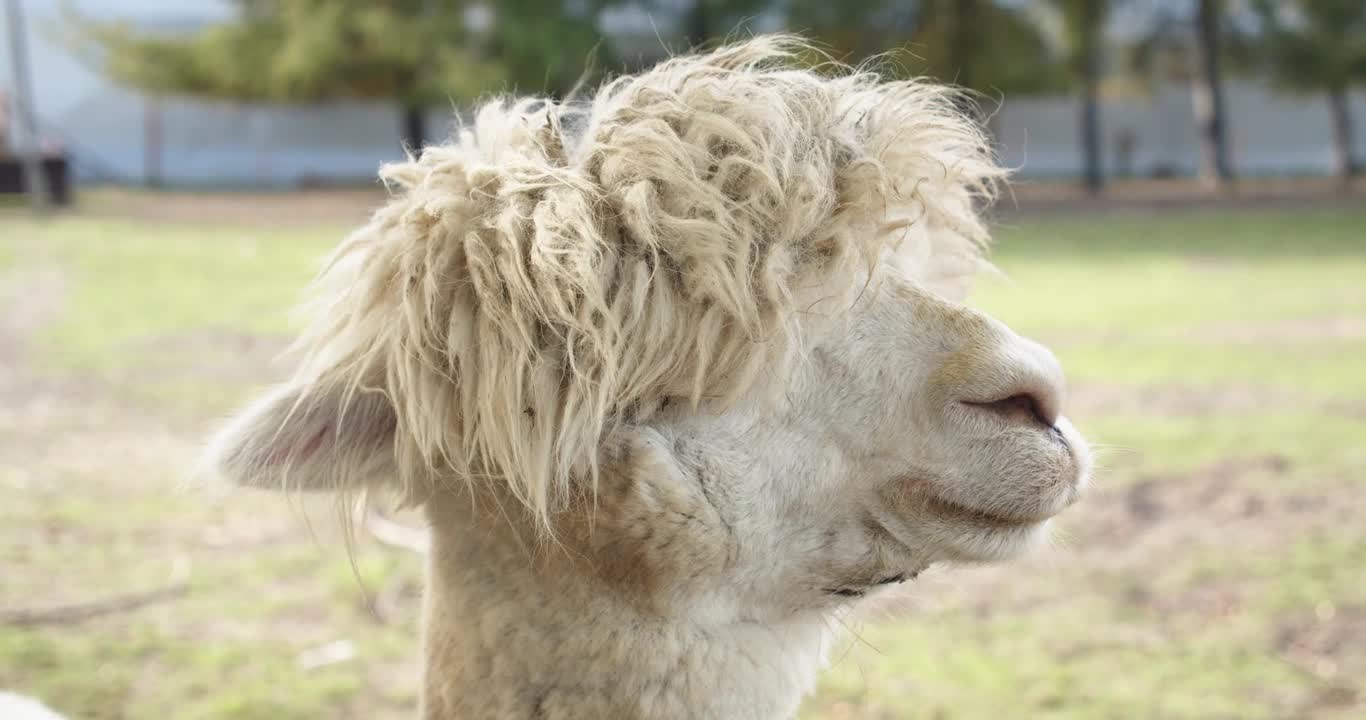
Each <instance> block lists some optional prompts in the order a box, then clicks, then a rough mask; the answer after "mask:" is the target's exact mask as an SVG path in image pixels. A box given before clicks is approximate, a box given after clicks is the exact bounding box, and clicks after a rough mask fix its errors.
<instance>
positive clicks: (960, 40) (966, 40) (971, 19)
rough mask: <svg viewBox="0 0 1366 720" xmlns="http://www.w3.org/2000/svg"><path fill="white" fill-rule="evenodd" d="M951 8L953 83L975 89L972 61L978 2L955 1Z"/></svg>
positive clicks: (975, 44) (975, 49)
mask: <svg viewBox="0 0 1366 720" xmlns="http://www.w3.org/2000/svg"><path fill="white" fill-rule="evenodd" d="M953 8H954V15H953V62H954V72H956V73H957V76H956V77H954V78H953V81H954V83H955V84H957V85H960V86H962V87H965V88H975V87H976V86H975V85H973V80H974V78H973V72H972V71H973V67H972V61H973V59H974V56H975V55H976V54H977V30H978V27H977V25H978V0H957V2H954V3H953Z"/></svg>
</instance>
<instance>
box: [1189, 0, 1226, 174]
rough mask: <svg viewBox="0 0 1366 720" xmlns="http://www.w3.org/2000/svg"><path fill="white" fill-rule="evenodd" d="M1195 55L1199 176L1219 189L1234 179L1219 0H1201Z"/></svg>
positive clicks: (1193, 98) (1193, 93)
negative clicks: (1221, 66) (1221, 69)
mask: <svg viewBox="0 0 1366 720" xmlns="http://www.w3.org/2000/svg"><path fill="white" fill-rule="evenodd" d="M1196 30H1197V32H1196V50H1197V52H1196V57H1197V62H1198V63H1199V65H1200V66H1199V67H1198V68H1197V69H1196V72H1195V73H1194V75H1193V77H1192V78H1191V105H1192V107H1193V109H1194V111H1195V123H1196V126H1197V127H1198V128H1199V132H1200V179H1201V180H1202V181H1203V182H1204V183H1206V184H1207V185H1209V186H1211V187H1214V188H1218V187H1221V186H1222V185H1223V184H1224V183H1225V182H1227V181H1229V180H1232V179H1233V170H1232V168H1231V167H1230V166H1229V162H1228V130H1227V127H1228V123H1227V120H1226V117H1227V113H1226V111H1225V107H1224V80H1223V77H1222V76H1221V75H1220V72H1219V0H1200V4H1199V8H1198V11H1197V13H1196Z"/></svg>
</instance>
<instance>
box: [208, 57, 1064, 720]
mask: <svg viewBox="0 0 1366 720" xmlns="http://www.w3.org/2000/svg"><path fill="white" fill-rule="evenodd" d="M803 50H805V48H804V47H803V46H802V45H801V44H800V43H798V42H796V41H794V40H792V39H789V38H760V39H757V40H753V41H750V42H747V43H743V44H739V45H735V46H731V47H727V48H722V49H721V50H718V51H716V52H714V53H710V54H705V55H695V56H687V57H680V58H676V59H674V60H671V61H669V62H666V63H664V64H662V65H660V66H659V67H657V68H655V69H653V70H650V71H647V72H645V73H642V74H640V75H637V76H631V77H626V78H622V79H620V80H618V81H616V82H613V83H611V84H609V85H608V86H607V87H605V88H604V89H603V90H602V91H600V92H599V93H598V94H597V95H596V96H595V97H594V98H593V99H592V100H591V101H589V102H587V103H586V104H584V105H582V106H564V105H556V104H553V103H549V102H545V101H523V102H518V103H513V104H506V103H494V104H491V105H489V106H487V107H485V108H484V109H483V110H482V111H481V112H480V113H479V115H478V118H477V120H476V121H475V123H474V125H473V127H471V128H469V129H468V130H466V131H463V132H462V133H461V134H460V137H459V138H458V139H457V140H456V141H455V142H454V143H452V144H451V145H448V146H441V147H432V148H427V149H426V150H425V151H424V152H423V154H422V156H421V157H420V158H418V159H414V160H411V161H409V162H407V163H402V164H399V165H397V166H393V167H389V168H386V170H385V172H384V176H385V177H386V179H387V180H388V181H389V182H390V183H391V185H393V186H394V187H395V195H394V197H393V199H392V201H391V202H390V203H389V204H388V205H387V206H386V207H385V208H383V209H381V210H380V211H379V212H377V213H376V215H375V217H374V219H373V220H372V222H371V223H370V224H369V225H367V226H366V227H365V228H363V229H362V230H360V231H358V232H357V233H356V234H355V235H354V236H352V237H351V238H350V239H349V240H347V242H346V243H344V244H343V245H342V247H341V248H340V249H339V250H338V251H337V254H336V255H335V256H334V257H333V259H332V261H331V262H330V264H329V265H328V269H327V270H326V271H325V272H324V274H323V275H322V277H321V278H320V280H319V282H318V284H317V288H318V290H317V293H316V295H315V302H314V304H313V306H312V316H311V318H312V324H311V325H310V327H309V329H308V330H307V331H306V332H305V333H304V335H303V337H302V339H301V341H300V347H301V349H302V351H303V353H304V358H303V361H302V362H301V370H300V371H299V373H298V375H297V376H296V377H295V378H294V379H293V380H292V381H291V382H289V383H288V384H286V385H284V386H283V387H281V388H280V389H278V390H276V391H275V392H273V393H271V394H268V395H267V396H266V397H265V398H264V399H263V400H261V401H260V402H258V403H257V404H256V405H253V406H252V407H250V408H248V409H247V410H246V411H245V412H244V413H243V414H242V415H241V416H239V418H238V419H237V420H235V421H234V422H233V423H232V424H231V425H229V427H228V428H227V429H226V430H224V431H223V432H222V433H221V434H220V435H219V436H218V438H217V439H216V441H215V444H214V445H213V447H212V448H211V449H210V452H209V453H208V456H207V457H208V459H209V460H210V461H211V463H212V464H213V465H214V466H215V467H216V468H217V469H219V470H220V471H222V472H223V473H224V474H226V475H227V476H228V477H230V478H232V479H233V480H235V481H237V482H239V483H243V484H247V485H252V486H266V487H283V488H287V489H303V490H327V489H331V490H340V491H343V492H348V491H360V490H363V489H366V488H371V487H383V486H388V487H392V488H394V489H396V490H397V491H398V492H399V493H400V494H401V495H402V496H403V497H404V498H405V499H406V500H408V501H409V502H412V503H416V504H421V505H423V506H424V507H425V511H426V513H427V516H428V518H429V519H430V522H431V527H432V535H433V537H432V540H433V542H432V555H431V567H430V572H429V587H428V593H427V601H426V627H425V631H424V632H425V651H424V652H425V656H426V669H425V682H424V693H423V714H424V716H425V717H428V718H451V717H544V718H580V717H582V718H612V717H651V718H653V717H664V718H671V717H724V718H741V717H755V718H770V717H788V716H791V715H792V714H794V713H795V712H796V708H797V705H798V703H799V702H800V700H801V697H802V696H803V695H804V694H806V693H807V692H808V691H809V690H810V689H811V687H812V686H813V684H814V680H815V676H816V672H817V669H818V668H819V666H820V664H821V662H822V658H823V653H824V651H825V650H826V649H827V648H828V646H829V645H830V642H831V638H832V635H831V632H832V628H833V627H835V626H837V625H838V623H837V622H836V621H837V619H838V617H839V616H840V614H841V613H843V612H845V611H847V609H848V608H849V607H850V605H851V603H853V602H854V601H855V600H857V598H859V597H862V596H864V595H866V594H867V593H869V592H873V591H875V590H876V589H878V588H880V587H882V586H884V585H887V584H891V583H895V582H899V581H901V580H905V579H908V578H911V577H914V575H915V574H916V573H918V572H919V571H921V570H922V569H924V568H925V567H928V566H929V565H931V564H933V563H936V562H945V561H947V562H954V561H959V562H962V561H982V560H997V559H1003V558H1006V557H1009V556H1011V555H1013V554H1015V553H1017V552H1018V551H1019V550H1020V549H1022V548H1024V547H1026V546H1028V545H1029V544H1031V543H1033V542H1035V541H1037V540H1038V539H1039V538H1040V537H1042V536H1043V534H1044V533H1045V532H1046V528H1047V525H1048V521H1049V518H1051V517H1052V516H1053V515H1054V514H1056V513H1057V512H1059V511H1060V510H1062V509H1063V508H1064V507H1066V506H1067V505H1068V504H1070V503H1071V502H1072V501H1073V500H1074V499H1075V498H1076V496H1077V495H1078V493H1079V492H1080V490H1081V489H1082V488H1083V486H1084V484H1085V482H1086V478H1087V474H1088V472H1089V455H1088V453H1087V450H1086V446H1085V443H1084V441H1082V439H1081V437H1080V436H1079V435H1077V434H1076V433H1075V431H1073V430H1072V429H1071V426H1070V424H1068V422H1067V421H1066V420H1065V419H1063V418H1062V417H1061V416H1060V415H1059V405H1060V402H1061V394H1062V390H1061V383H1062V379H1061V373H1060V371H1059V369H1058V366H1057V363H1056V361H1055V360H1054V359H1053V358H1052V356H1051V355H1050V354H1049V353H1048V352H1047V351H1046V350H1044V349H1043V348H1041V347H1040V346H1038V345H1036V344H1034V343H1031V342H1029V341H1027V340H1023V339H1021V338H1019V337H1018V336H1016V335H1015V334H1014V333H1012V332H1011V331H1010V330H1008V329H1007V328H1005V327H1004V326H1002V325H1001V324H1000V323H997V322H996V321H994V320H991V319H990V318H987V317H985V316H984V315H981V314H980V313H977V312H976V311H973V310H971V309H969V308H967V307H965V306H963V305H960V304H958V301H959V300H961V298H962V297H963V295H964V293H965V290H966V281H967V280H968V279H969V278H970V277H971V275H972V273H973V272H974V271H975V270H976V269H977V267H978V265H979V264H980V262H981V261H980V251H981V249H982V247H983V246H984V243H985V239H986V235H985V231H984V229H983V226H982V224H981V222H980V221H979V219H978V216H977V214H976V211H977V207H976V206H977V205H978V204H980V203H981V202H983V201H985V200H987V199H989V196H990V192H991V189H992V184H993V182H994V181H995V180H996V179H997V178H998V177H999V176H1000V174H1001V173H1000V171H999V170H998V169H997V168H996V167H995V166H994V165H993V164H992V163H991V161H990V157H989V153H988V151H987V148H986V143H985V142H984V140H983V138H982V136H981V135H980V133H979V132H978V130H977V128H976V127H975V126H974V125H973V124H972V123H971V122H970V121H968V120H967V119H965V118H964V117H962V116H961V115H960V113H959V112H958V110H956V109H955V107H956V106H955V103H954V97H953V96H952V94H950V93H949V92H947V91H946V90H944V89H943V88H940V87H938V86H934V85H930V84H925V83H907V82H900V83H890V82H882V81H881V80H879V79H878V78H877V77H876V76H875V75H872V74H869V73H855V72H847V71H844V70H840V69H838V68H834V69H829V70H827V71H825V72H822V73H818V72H813V71H809V70H804V69H801V68H798V67H795V66H794V64H793V62H792V59H793V54H794V53H795V52H798V51H803Z"/></svg>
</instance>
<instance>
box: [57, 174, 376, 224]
mask: <svg viewBox="0 0 1366 720" xmlns="http://www.w3.org/2000/svg"><path fill="white" fill-rule="evenodd" d="M385 198H386V195H385V192H384V190H383V189H382V188H381V187H379V185H378V182H376V184H375V186H374V187H363V188H354V189H328V190H296V191H286V192H261V191H251V192H202V193H201V192H150V191H129V190H101V191H97V192H93V193H88V194H85V195H83V196H82V197H81V198H80V204H79V205H78V206H77V209H76V210H75V212H77V213H79V214H82V215H87V214H88V215H94V216H98V217H102V218H124V219H129V220H143V221H152V222H157V223H177V224H194V225H230V226H236V227H252V228H255V227H271V228H278V227H310V226H312V227H316V226H319V225H322V226H324V227H328V226H343V227H352V226H356V225H359V224H361V223H364V222H365V221H366V219H368V218H369V216H370V213H372V212H374V210H375V209H376V208H378V207H379V206H380V205H382V204H383V203H384V201H385Z"/></svg>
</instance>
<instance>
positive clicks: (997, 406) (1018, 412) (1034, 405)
mask: <svg viewBox="0 0 1366 720" xmlns="http://www.w3.org/2000/svg"><path fill="white" fill-rule="evenodd" d="M964 404H965V405H969V406H972V407H977V408H981V409H983V410H986V411H988V412H993V413H996V414H997V415H1000V416H1001V417H1003V418H1005V419H1007V420H1010V421H1011V422H1014V423H1020V424H1023V423H1031V422H1037V423H1038V424H1040V425H1042V426H1043V427H1046V428H1051V427H1053V425H1054V422H1053V420H1052V419H1051V418H1050V417H1049V416H1048V413H1047V412H1046V411H1045V409H1044V404H1043V403H1042V402H1041V401H1040V400H1039V398H1038V396H1036V395H1035V394H1034V393H1030V392H1020V393H1015V394H1014V395H1011V396H1009V397H1005V398H1002V399H1000V400H992V401H990V402H965V403H964Z"/></svg>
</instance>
